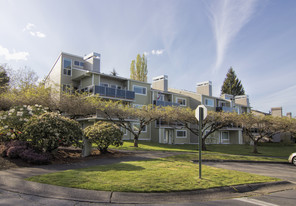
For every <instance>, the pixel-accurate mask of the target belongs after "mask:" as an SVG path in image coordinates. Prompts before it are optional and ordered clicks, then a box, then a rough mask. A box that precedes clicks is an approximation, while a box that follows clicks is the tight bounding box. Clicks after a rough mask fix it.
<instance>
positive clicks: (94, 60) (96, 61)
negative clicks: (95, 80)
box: [83, 52, 101, 73]
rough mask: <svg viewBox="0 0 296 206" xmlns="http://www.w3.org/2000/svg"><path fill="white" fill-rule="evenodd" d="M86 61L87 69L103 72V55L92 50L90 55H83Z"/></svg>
mask: <svg viewBox="0 0 296 206" xmlns="http://www.w3.org/2000/svg"><path fill="white" fill-rule="evenodd" d="M83 59H84V61H85V69H87V70H89V71H94V72H99V73H100V72H101V65H100V64H101V55H100V54H98V53H96V52H92V53H90V54H88V55H86V56H85V57H83Z"/></svg>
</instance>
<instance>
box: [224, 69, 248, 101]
mask: <svg viewBox="0 0 296 206" xmlns="http://www.w3.org/2000/svg"><path fill="white" fill-rule="evenodd" d="M221 94H232V95H233V96H237V95H244V94H245V90H244V88H243V85H242V83H241V81H240V80H239V79H238V78H237V76H236V74H235V72H234V70H233V68H232V67H230V69H229V70H228V73H227V75H226V78H225V79H224V82H223V85H222V88H221Z"/></svg>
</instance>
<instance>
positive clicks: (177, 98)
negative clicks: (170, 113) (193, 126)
mask: <svg viewBox="0 0 296 206" xmlns="http://www.w3.org/2000/svg"><path fill="white" fill-rule="evenodd" d="M179 99H181V100H185V105H184V104H180V106H182V107H186V106H187V101H186V99H185V98H181V97H176V103H178V100H179Z"/></svg>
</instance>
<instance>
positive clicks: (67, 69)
mask: <svg viewBox="0 0 296 206" xmlns="http://www.w3.org/2000/svg"><path fill="white" fill-rule="evenodd" d="M71 69H72V60H71V59H66V58H64V61H63V74H64V75H69V76H71Z"/></svg>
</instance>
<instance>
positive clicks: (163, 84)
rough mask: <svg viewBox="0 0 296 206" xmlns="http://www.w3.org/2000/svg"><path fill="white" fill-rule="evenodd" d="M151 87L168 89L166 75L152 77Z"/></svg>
mask: <svg viewBox="0 0 296 206" xmlns="http://www.w3.org/2000/svg"><path fill="white" fill-rule="evenodd" d="M152 89H157V90H161V91H168V76H167V75H161V76H158V77H154V78H153V79H152Z"/></svg>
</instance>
